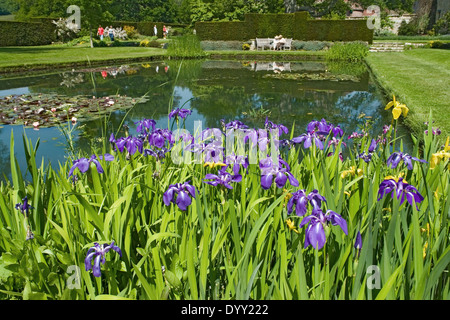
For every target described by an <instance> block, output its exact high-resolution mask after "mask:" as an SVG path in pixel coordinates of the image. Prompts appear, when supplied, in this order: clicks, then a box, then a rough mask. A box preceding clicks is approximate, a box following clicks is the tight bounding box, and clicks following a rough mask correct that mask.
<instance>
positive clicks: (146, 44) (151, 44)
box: [139, 37, 161, 48]
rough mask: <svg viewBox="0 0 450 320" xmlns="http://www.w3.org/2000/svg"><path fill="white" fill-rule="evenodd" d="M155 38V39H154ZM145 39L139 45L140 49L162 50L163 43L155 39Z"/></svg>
mask: <svg viewBox="0 0 450 320" xmlns="http://www.w3.org/2000/svg"><path fill="white" fill-rule="evenodd" d="M152 38H155V37H152ZM152 38H150V39H144V40H142V41H141V42H140V43H139V46H140V47H151V48H161V43H160V42H158V41H156V40H154V39H152Z"/></svg>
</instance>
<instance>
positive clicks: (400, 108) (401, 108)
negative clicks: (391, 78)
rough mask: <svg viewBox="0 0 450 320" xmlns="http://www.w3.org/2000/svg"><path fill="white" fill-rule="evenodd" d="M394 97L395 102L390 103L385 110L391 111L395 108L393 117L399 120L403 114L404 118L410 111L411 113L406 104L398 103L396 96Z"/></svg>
mask: <svg viewBox="0 0 450 320" xmlns="http://www.w3.org/2000/svg"><path fill="white" fill-rule="evenodd" d="M393 97H394V100H392V101H390V102H389V103H388V104H387V105H386V107H385V108H384V110H387V109H389V108H390V107H394V108H393V109H392V115H393V116H394V119H395V120H397V119H398V118H399V117H400V115H401V114H403V117H406V116H407V114H408V111H409V109H408V107H407V106H406V105H404V104H402V103H400V102H398V101H396V100H395V96H393Z"/></svg>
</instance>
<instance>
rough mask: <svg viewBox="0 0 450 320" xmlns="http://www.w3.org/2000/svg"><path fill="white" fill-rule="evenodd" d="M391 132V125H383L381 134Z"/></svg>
mask: <svg viewBox="0 0 450 320" xmlns="http://www.w3.org/2000/svg"><path fill="white" fill-rule="evenodd" d="M391 130H392V127H391V125H384V126H383V134H386V133H388V132H389V131H391Z"/></svg>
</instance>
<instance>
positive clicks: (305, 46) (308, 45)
mask: <svg viewBox="0 0 450 320" xmlns="http://www.w3.org/2000/svg"><path fill="white" fill-rule="evenodd" d="M330 46H331V43H330V42H326V41H302V40H293V41H292V48H293V49H294V50H305V51H320V50H324V49H326V48H329V47H330Z"/></svg>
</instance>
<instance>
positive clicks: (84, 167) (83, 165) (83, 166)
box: [69, 153, 114, 177]
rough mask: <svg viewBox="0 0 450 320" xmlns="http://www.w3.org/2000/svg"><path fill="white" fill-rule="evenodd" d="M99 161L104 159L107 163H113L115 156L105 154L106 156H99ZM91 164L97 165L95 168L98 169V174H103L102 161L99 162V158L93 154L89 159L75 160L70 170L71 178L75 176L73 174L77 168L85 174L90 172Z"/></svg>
mask: <svg viewBox="0 0 450 320" xmlns="http://www.w3.org/2000/svg"><path fill="white" fill-rule="evenodd" d="M99 159H101V160H102V159H103V160H105V161H113V160H114V156H113V155H111V154H109V153H105V155H104V156H99ZM91 163H94V164H95V166H96V167H97V172H98V173H103V167H102V165H101V164H100V161H98V160H97V156H96V155H95V154H93V155H92V156H91V157H90V158H89V159H88V158H80V159H76V160H74V161H73V165H72V168H70V171H69V177H70V176H72V175H73V172H74V170H75V169H76V168H78V170H80V172H81V173H85V172H86V171H88V169H89V167H90V165H91Z"/></svg>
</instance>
